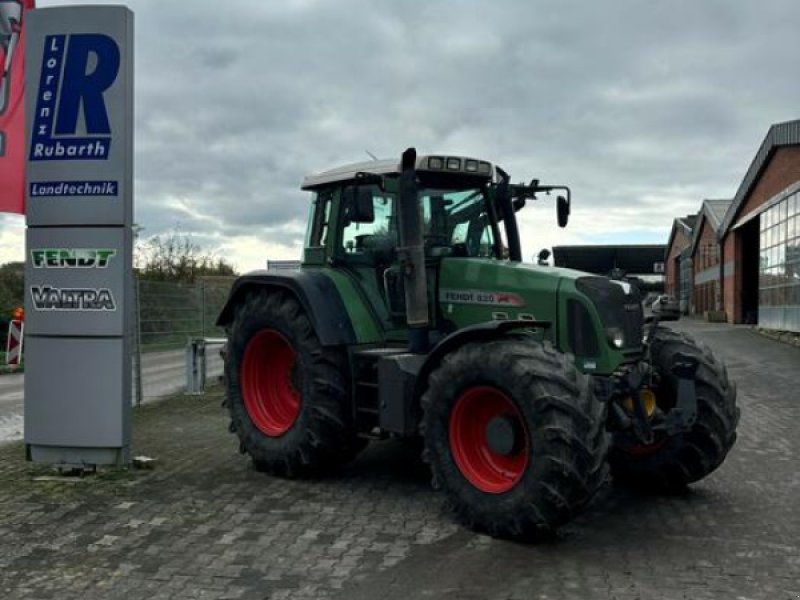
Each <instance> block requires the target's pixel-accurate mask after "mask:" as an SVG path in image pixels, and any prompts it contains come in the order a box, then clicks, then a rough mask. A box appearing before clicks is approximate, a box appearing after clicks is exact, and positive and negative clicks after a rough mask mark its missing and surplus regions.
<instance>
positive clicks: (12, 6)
mask: <svg viewBox="0 0 800 600" xmlns="http://www.w3.org/2000/svg"><path fill="white" fill-rule="evenodd" d="M21 31H22V2H20V1H19V0H0V117H2V116H4V115H5V114H6V112H7V111H8V109H9V107H10V106H11V65H12V64H13V62H14V52H15V50H16V49H17V45H18V43H19V34H20V32H21ZM5 154H6V134H5V132H4V131H3V130H2V127H0V157H2V156H5Z"/></svg>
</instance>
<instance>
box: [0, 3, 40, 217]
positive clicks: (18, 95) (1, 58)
mask: <svg viewBox="0 0 800 600" xmlns="http://www.w3.org/2000/svg"><path fill="white" fill-rule="evenodd" d="M33 5H34V0H0V212H13V213H20V214H22V213H24V212H25V110H24V106H25V102H24V95H23V89H24V81H25V60H24V56H23V49H24V48H25V39H24V33H23V27H22V26H23V22H24V14H25V11H26V10H30V9H32V8H33Z"/></svg>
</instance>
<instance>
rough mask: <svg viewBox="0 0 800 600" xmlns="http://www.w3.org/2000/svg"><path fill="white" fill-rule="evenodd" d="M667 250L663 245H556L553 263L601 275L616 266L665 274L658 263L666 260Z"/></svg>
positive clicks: (629, 272)
mask: <svg viewBox="0 0 800 600" xmlns="http://www.w3.org/2000/svg"><path fill="white" fill-rule="evenodd" d="M665 251H666V247H665V246H663V245H661V244H627V245H595V246H553V264H554V265H555V266H557V267H567V268H570V269H577V270H578V271H585V272H587V273H597V274H599V275H605V274H607V273H609V272H610V271H611V270H612V269H614V268H618V269H622V270H623V271H625V272H626V273H628V274H631V275H652V274H657V275H662V274H663V273H661V272H656V270H655V264H656V263H663V261H664V252H665Z"/></svg>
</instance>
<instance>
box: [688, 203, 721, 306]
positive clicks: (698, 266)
mask: <svg viewBox="0 0 800 600" xmlns="http://www.w3.org/2000/svg"><path fill="white" fill-rule="evenodd" d="M700 221H701V223H700V233H699V239H698V240H697V246H696V247H695V249H694V254H693V255H692V261H693V267H694V282H695V284H694V289H693V290H692V299H693V312H694V313H695V314H699V315H702V314H704V313H705V312H706V311H709V310H717V309H718V308H719V307H720V306H721V304H722V298H721V297H720V290H719V261H720V245H719V244H718V243H717V234H716V232H715V231H714V229H713V228H712V227H711V226H710V225H709V223H708V220H707V219H705V218H703V219H700Z"/></svg>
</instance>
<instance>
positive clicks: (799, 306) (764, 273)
mask: <svg viewBox="0 0 800 600" xmlns="http://www.w3.org/2000/svg"><path fill="white" fill-rule="evenodd" d="M759 240H760V248H759V283H758V287H759V295H758V297H759V309H760V314H759V322H760V323H762V322H763V321H765V320H767V321H768V322H766V323H762V324H763V325H765V326H767V327H775V328H777V329H781V328H785V329H794V328H795V327H796V325H794V326H793V325H792V323H795V319H797V318H798V317H796V316H794V315H800V191H799V192H795V193H793V194H791V195H790V196H788V197H786V198H784V199H782V200H781V201H780V202H778V203H777V204H774V205H773V206H771V207H769V208H768V209H766V210H765V211H764V212H763V213H761V219H760V236H759ZM762 309H763V310H762ZM776 309H777V312H776ZM775 319H777V321H776V320H775ZM781 319H783V321H784V323H783V325H782V324H781ZM787 319H788V321H787Z"/></svg>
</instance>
